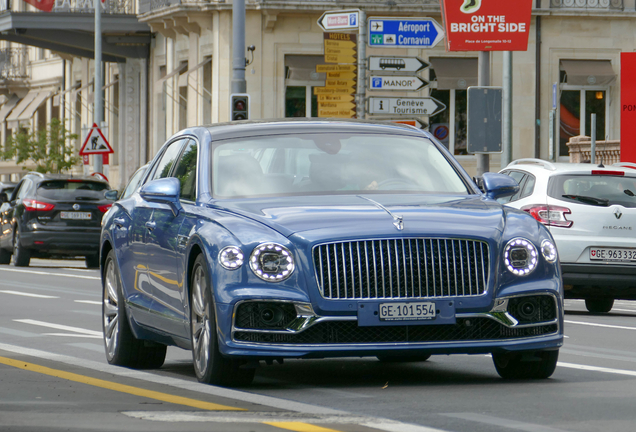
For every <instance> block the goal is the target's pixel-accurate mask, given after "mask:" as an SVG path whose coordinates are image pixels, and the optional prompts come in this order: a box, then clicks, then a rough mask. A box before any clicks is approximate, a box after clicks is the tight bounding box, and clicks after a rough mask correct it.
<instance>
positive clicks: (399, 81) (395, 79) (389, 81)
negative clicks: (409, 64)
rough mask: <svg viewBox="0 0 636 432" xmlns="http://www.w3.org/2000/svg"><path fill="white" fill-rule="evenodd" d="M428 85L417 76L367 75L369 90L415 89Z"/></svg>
mask: <svg viewBox="0 0 636 432" xmlns="http://www.w3.org/2000/svg"><path fill="white" fill-rule="evenodd" d="M427 85H428V81H425V80H423V79H422V78H420V77H418V76H402V75H384V76H383V75H377V76H376V75H374V76H371V77H369V90H394V91H395V90H399V91H417V90H420V89H422V88H424V87H426V86H427Z"/></svg>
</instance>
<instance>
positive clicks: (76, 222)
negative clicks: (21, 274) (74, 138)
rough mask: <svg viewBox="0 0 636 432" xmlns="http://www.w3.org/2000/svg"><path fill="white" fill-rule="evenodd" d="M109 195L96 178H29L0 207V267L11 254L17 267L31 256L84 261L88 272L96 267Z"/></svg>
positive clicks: (53, 175)
mask: <svg viewBox="0 0 636 432" xmlns="http://www.w3.org/2000/svg"><path fill="white" fill-rule="evenodd" d="M108 190H110V186H109V185H108V183H107V182H106V181H103V180H100V179H98V178H96V177H72V176H68V175H59V174H41V173H35V172H31V173H29V174H27V175H26V176H25V177H24V178H23V179H22V180H21V181H20V183H18V185H17V186H16V188H15V190H14V191H13V192H12V194H11V198H10V199H9V201H8V203H5V204H3V206H2V232H1V233H0V264H9V262H11V255H12V254H13V264H14V265H16V266H19V267H25V266H28V265H29V262H30V260H31V258H32V257H34V258H48V257H52V256H67V257H68V256H85V257H86V266H87V267H88V268H98V267H99V236H100V229H101V221H102V216H103V215H104V213H106V212H107V211H108V209H109V208H110V206H111V205H112V203H113V201H112V200H110V199H107V198H106V197H105V196H104V193H105V192H106V191H108ZM6 199H7V198H6V196H5V195H3V194H0V200H2V201H4V200H6Z"/></svg>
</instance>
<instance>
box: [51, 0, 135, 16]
mask: <svg viewBox="0 0 636 432" xmlns="http://www.w3.org/2000/svg"><path fill="white" fill-rule="evenodd" d="M53 12H73V13H91V14H92V13H94V12H95V2H94V0H55V6H53ZM101 12H102V13H104V14H126V15H136V14H137V3H136V2H135V1H134V0H108V1H106V2H103V3H102V10H101Z"/></svg>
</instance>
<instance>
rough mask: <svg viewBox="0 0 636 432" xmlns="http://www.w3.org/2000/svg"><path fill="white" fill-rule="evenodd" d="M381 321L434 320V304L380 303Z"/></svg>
mask: <svg viewBox="0 0 636 432" xmlns="http://www.w3.org/2000/svg"><path fill="white" fill-rule="evenodd" d="M379 312H380V320H381V321H412V320H422V319H433V318H435V303H433V302H408V303H406V302H404V303H380V311H379Z"/></svg>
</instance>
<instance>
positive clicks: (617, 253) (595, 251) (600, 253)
mask: <svg viewBox="0 0 636 432" xmlns="http://www.w3.org/2000/svg"><path fill="white" fill-rule="evenodd" d="M590 260H593V261H628V262H636V249H627V248H590Z"/></svg>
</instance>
